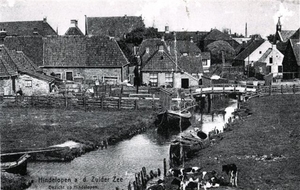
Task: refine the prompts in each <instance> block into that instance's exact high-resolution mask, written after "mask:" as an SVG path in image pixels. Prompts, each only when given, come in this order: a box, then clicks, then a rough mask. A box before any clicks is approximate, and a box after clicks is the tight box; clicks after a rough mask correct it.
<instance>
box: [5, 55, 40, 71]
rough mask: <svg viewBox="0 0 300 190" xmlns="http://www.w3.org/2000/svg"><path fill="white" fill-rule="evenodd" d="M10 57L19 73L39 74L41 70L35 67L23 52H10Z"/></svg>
mask: <svg viewBox="0 0 300 190" xmlns="http://www.w3.org/2000/svg"><path fill="white" fill-rule="evenodd" d="M9 54H10V57H11V58H12V60H13V62H14V63H15V65H16V66H17V68H18V71H21V72H41V71H42V70H41V69H40V68H39V67H37V66H36V65H35V64H34V63H33V62H32V61H31V60H30V59H29V58H28V57H27V56H26V55H25V54H24V53H23V52H21V51H15V50H10V51H9Z"/></svg>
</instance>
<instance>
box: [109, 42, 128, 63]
mask: <svg viewBox="0 0 300 190" xmlns="http://www.w3.org/2000/svg"><path fill="white" fill-rule="evenodd" d="M112 41H113V42H114V43H115V44H116V45H117V47H118V49H119V51H120V52H121V54H122V55H123V57H124V59H125V61H126V62H127V63H126V64H123V65H122V67H124V66H126V65H128V64H130V62H129V61H128V59H127V57H126V56H125V54H124V52H123V51H122V49H121V47H120V46H119V44H118V42H117V41H116V40H115V39H113V40H112Z"/></svg>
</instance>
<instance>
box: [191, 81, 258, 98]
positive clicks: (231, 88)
mask: <svg viewBox="0 0 300 190" xmlns="http://www.w3.org/2000/svg"><path fill="white" fill-rule="evenodd" d="M256 93H257V87H256V86H253V85H240V84H218V85H213V86H199V87H193V88H191V90H190V94H191V95H192V96H193V97H199V96H202V94H251V95H254V94H256Z"/></svg>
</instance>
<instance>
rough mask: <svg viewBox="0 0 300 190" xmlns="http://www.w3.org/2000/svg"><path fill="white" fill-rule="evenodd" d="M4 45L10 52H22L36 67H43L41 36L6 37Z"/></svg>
mask: <svg viewBox="0 0 300 190" xmlns="http://www.w3.org/2000/svg"><path fill="white" fill-rule="evenodd" d="M4 44H5V46H6V47H7V48H8V49H10V50H17V51H22V52H23V53H24V54H25V55H26V56H27V57H28V58H29V59H30V60H32V62H33V63H35V64H36V65H37V66H42V65H43V38H42V37H41V36H18V37H16V36H7V37H6V38H5V39H4Z"/></svg>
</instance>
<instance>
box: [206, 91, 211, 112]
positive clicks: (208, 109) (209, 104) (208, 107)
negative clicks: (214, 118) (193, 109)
mask: <svg viewBox="0 0 300 190" xmlns="http://www.w3.org/2000/svg"><path fill="white" fill-rule="evenodd" d="M207 101H208V106H207V113H210V109H211V97H210V94H207Z"/></svg>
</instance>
